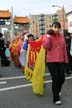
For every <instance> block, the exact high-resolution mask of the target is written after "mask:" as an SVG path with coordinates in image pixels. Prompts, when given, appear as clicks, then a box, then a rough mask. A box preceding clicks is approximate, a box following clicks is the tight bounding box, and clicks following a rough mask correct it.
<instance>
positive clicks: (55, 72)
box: [43, 22, 68, 105]
mask: <svg viewBox="0 0 72 108" xmlns="http://www.w3.org/2000/svg"><path fill="white" fill-rule="evenodd" d="M60 29H61V24H60V23H59V22H53V24H52V30H53V31H54V33H52V34H51V35H50V34H45V35H44V38H43V47H44V48H45V49H46V63H47V67H48V69H49V72H50V74H51V78H52V92H53V102H54V104H56V105H61V104H62V102H61V99H60V94H61V89H62V85H63V83H64V81H65V72H64V65H65V63H68V57H67V51H66V43H65V39H64V36H63V35H62V34H60Z"/></svg>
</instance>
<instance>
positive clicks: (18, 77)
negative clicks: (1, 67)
mask: <svg viewBox="0 0 72 108" xmlns="http://www.w3.org/2000/svg"><path fill="white" fill-rule="evenodd" d="M49 75H50V73H46V74H45V76H49ZM20 78H26V77H25V76H16V77H6V78H0V80H9V79H10V80H11V79H20Z"/></svg>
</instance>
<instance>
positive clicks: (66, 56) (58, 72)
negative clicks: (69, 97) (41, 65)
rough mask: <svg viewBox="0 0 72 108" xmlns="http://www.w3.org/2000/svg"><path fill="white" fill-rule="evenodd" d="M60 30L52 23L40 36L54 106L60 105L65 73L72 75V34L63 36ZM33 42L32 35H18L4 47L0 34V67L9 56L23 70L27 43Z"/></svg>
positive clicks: (0, 34) (59, 26)
mask: <svg viewBox="0 0 72 108" xmlns="http://www.w3.org/2000/svg"><path fill="white" fill-rule="evenodd" d="M60 30H61V24H60V23H59V22H53V24H52V28H51V29H49V30H48V31H47V33H45V34H44V35H43V36H42V37H43V40H42V45H43V48H44V49H45V50H46V61H45V62H46V66H47V67H48V69H49V72H50V74H51V78H52V93H53V102H54V104H56V105H61V104H62V101H61V99H60V95H61V89H62V86H63V84H64V82H65V73H66V74H69V75H71V74H72V33H69V32H68V33H67V34H66V35H64V36H63V34H62V33H60ZM34 40H35V38H34V35H33V34H29V33H27V32H26V33H24V34H18V35H17V37H16V38H15V39H14V40H13V41H12V42H11V43H10V45H9V44H6V47H5V43H4V38H3V34H2V33H0V58H1V66H2V65H4V63H5V61H7V60H8V58H9V57H10V56H11V58H12V60H16V61H15V62H14V63H15V64H16V65H20V66H21V68H22V69H24V68H25V65H26V55H27V49H28V43H29V41H34ZM9 50H10V52H9ZM6 51H7V52H6Z"/></svg>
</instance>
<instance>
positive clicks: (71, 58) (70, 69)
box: [64, 32, 72, 75]
mask: <svg viewBox="0 0 72 108" xmlns="http://www.w3.org/2000/svg"><path fill="white" fill-rule="evenodd" d="M64 37H65V41H66V48H67V55H68V61H69V62H68V64H67V65H66V68H65V69H66V71H65V72H66V74H67V75H71V74H72V55H71V54H70V49H71V36H70V33H69V32H66V34H64Z"/></svg>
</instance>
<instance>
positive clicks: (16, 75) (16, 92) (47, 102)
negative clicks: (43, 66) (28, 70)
mask: <svg viewBox="0 0 72 108" xmlns="http://www.w3.org/2000/svg"><path fill="white" fill-rule="evenodd" d="M46 71H47V70H46ZM0 74H1V75H2V77H1V78H0V108H58V106H56V105H54V104H53V101H52V91H51V78H50V74H49V73H48V72H46V74H45V83H46V86H45V93H44V95H43V96H37V95H35V94H34V93H33V91H32V86H31V82H30V81H28V80H26V79H25V76H24V73H23V72H22V70H21V69H19V68H17V67H15V66H14V65H13V64H11V66H9V67H0ZM61 100H62V102H63V104H62V105H61V106H59V107H60V108H71V107H72V76H66V81H65V83H64V85H63V89H62V96H61Z"/></svg>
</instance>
